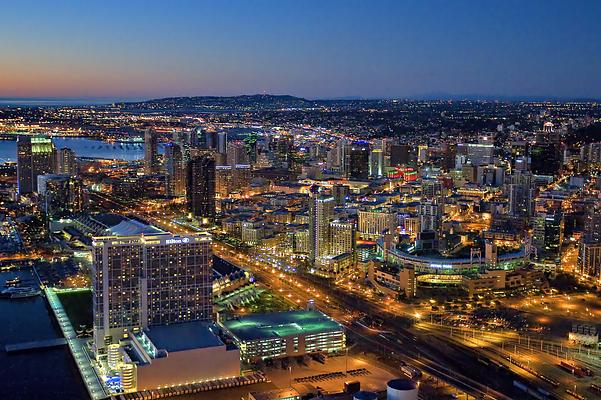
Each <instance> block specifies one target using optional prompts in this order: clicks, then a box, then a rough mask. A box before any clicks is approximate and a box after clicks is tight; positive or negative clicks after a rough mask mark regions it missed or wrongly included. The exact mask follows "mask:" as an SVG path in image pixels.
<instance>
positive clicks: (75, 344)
mask: <svg viewBox="0 0 601 400" xmlns="http://www.w3.org/2000/svg"><path fill="white" fill-rule="evenodd" d="M64 290H67V291H73V290H77V289H64ZM56 292H57V289H54V288H49V287H47V288H44V293H45V294H46V298H47V299H48V303H49V304H50V307H51V308H52V312H53V313H54V316H55V317H56V321H57V322H58V325H59V326H60V328H61V331H62V333H63V336H64V338H65V340H66V341H67V344H68V345H69V350H70V351H71V355H73V358H74V359H75V363H76V364H77V368H78V369H79V373H80V374H81V377H82V378H83V381H84V383H85V385H86V388H87V389H88V393H89V394H90V397H91V398H92V400H100V399H105V398H107V397H108V393H107V392H106V391H105V389H104V386H103V385H102V382H101V381H100V378H99V377H98V375H97V374H96V370H95V369H94V367H93V364H92V363H93V362H94V361H93V360H92V359H91V358H90V355H89V354H88V352H87V349H86V346H87V344H86V342H87V339H82V338H78V337H77V333H76V332H75V330H74V329H73V326H72V325H71V321H70V320H69V317H68V316H67V313H66V312H65V309H64V308H63V306H62V304H61V302H60V300H59V299H58V296H57V295H56Z"/></svg>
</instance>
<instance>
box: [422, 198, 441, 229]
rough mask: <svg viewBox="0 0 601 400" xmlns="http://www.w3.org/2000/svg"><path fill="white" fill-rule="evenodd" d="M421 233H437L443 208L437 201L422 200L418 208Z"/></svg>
mask: <svg viewBox="0 0 601 400" xmlns="http://www.w3.org/2000/svg"><path fill="white" fill-rule="evenodd" d="M418 213H419V225H420V230H421V232H424V231H434V232H438V230H439V228H440V227H441V223H442V213H443V206H442V204H440V202H439V201H438V199H429V200H424V201H422V202H421V203H420V205H419V208H418Z"/></svg>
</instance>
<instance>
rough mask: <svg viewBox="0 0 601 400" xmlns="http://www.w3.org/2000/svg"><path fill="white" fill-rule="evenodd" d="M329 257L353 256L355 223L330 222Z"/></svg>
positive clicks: (348, 221)
mask: <svg viewBox="0 0 601 400" xmlns="http://www.w3.org/2000/svg"><path fill="white" fill-rule="evenodd" d="M329 229H330V243H329V250H328V252H329V254H330V256H339V255H341V254H347V253H348V254H353V253H354V251H355V222H354V221H352V220H345V219H336V220H333V221H331V222H330V227H329Z"/></svg>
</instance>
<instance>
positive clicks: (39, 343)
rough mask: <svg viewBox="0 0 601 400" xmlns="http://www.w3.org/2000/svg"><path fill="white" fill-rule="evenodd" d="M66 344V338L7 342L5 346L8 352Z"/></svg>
mask: <svg viewBox="0 0 601 400" xmlns="http://www.w3.org/2000/svg"><path fill="white" fill-rule="evenodd" d="M66 344H67V341H66V340H65V339H64V338H59V339H48V340H35V341H33V342H25V343H15V344H7V345H6V346H4V350H6V352H7V353H16V352H19V351H30V350H38V349H50V348H53V347H59V346H65V345H66Z"/></svg>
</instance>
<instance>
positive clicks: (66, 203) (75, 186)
mask: <svg viewBox="0 0 601 400" xmlns="http://www.w3.org/2000/svg"><path fill="white" fill-rule="evenodd" d="M37 191H38V194H39V195H40V202H41V209H42V211H43V212H44V214H45V215H46V216H47V217H48V218H62V217H67V216H69V215H71V214H73V213H78V212H81V211H82V209H83V204H84V197H83V182H82V180H81V178H78V177H74V176H70V175H68V174H60V175H59V174H48V175H38V181H37Z"/></svg>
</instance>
